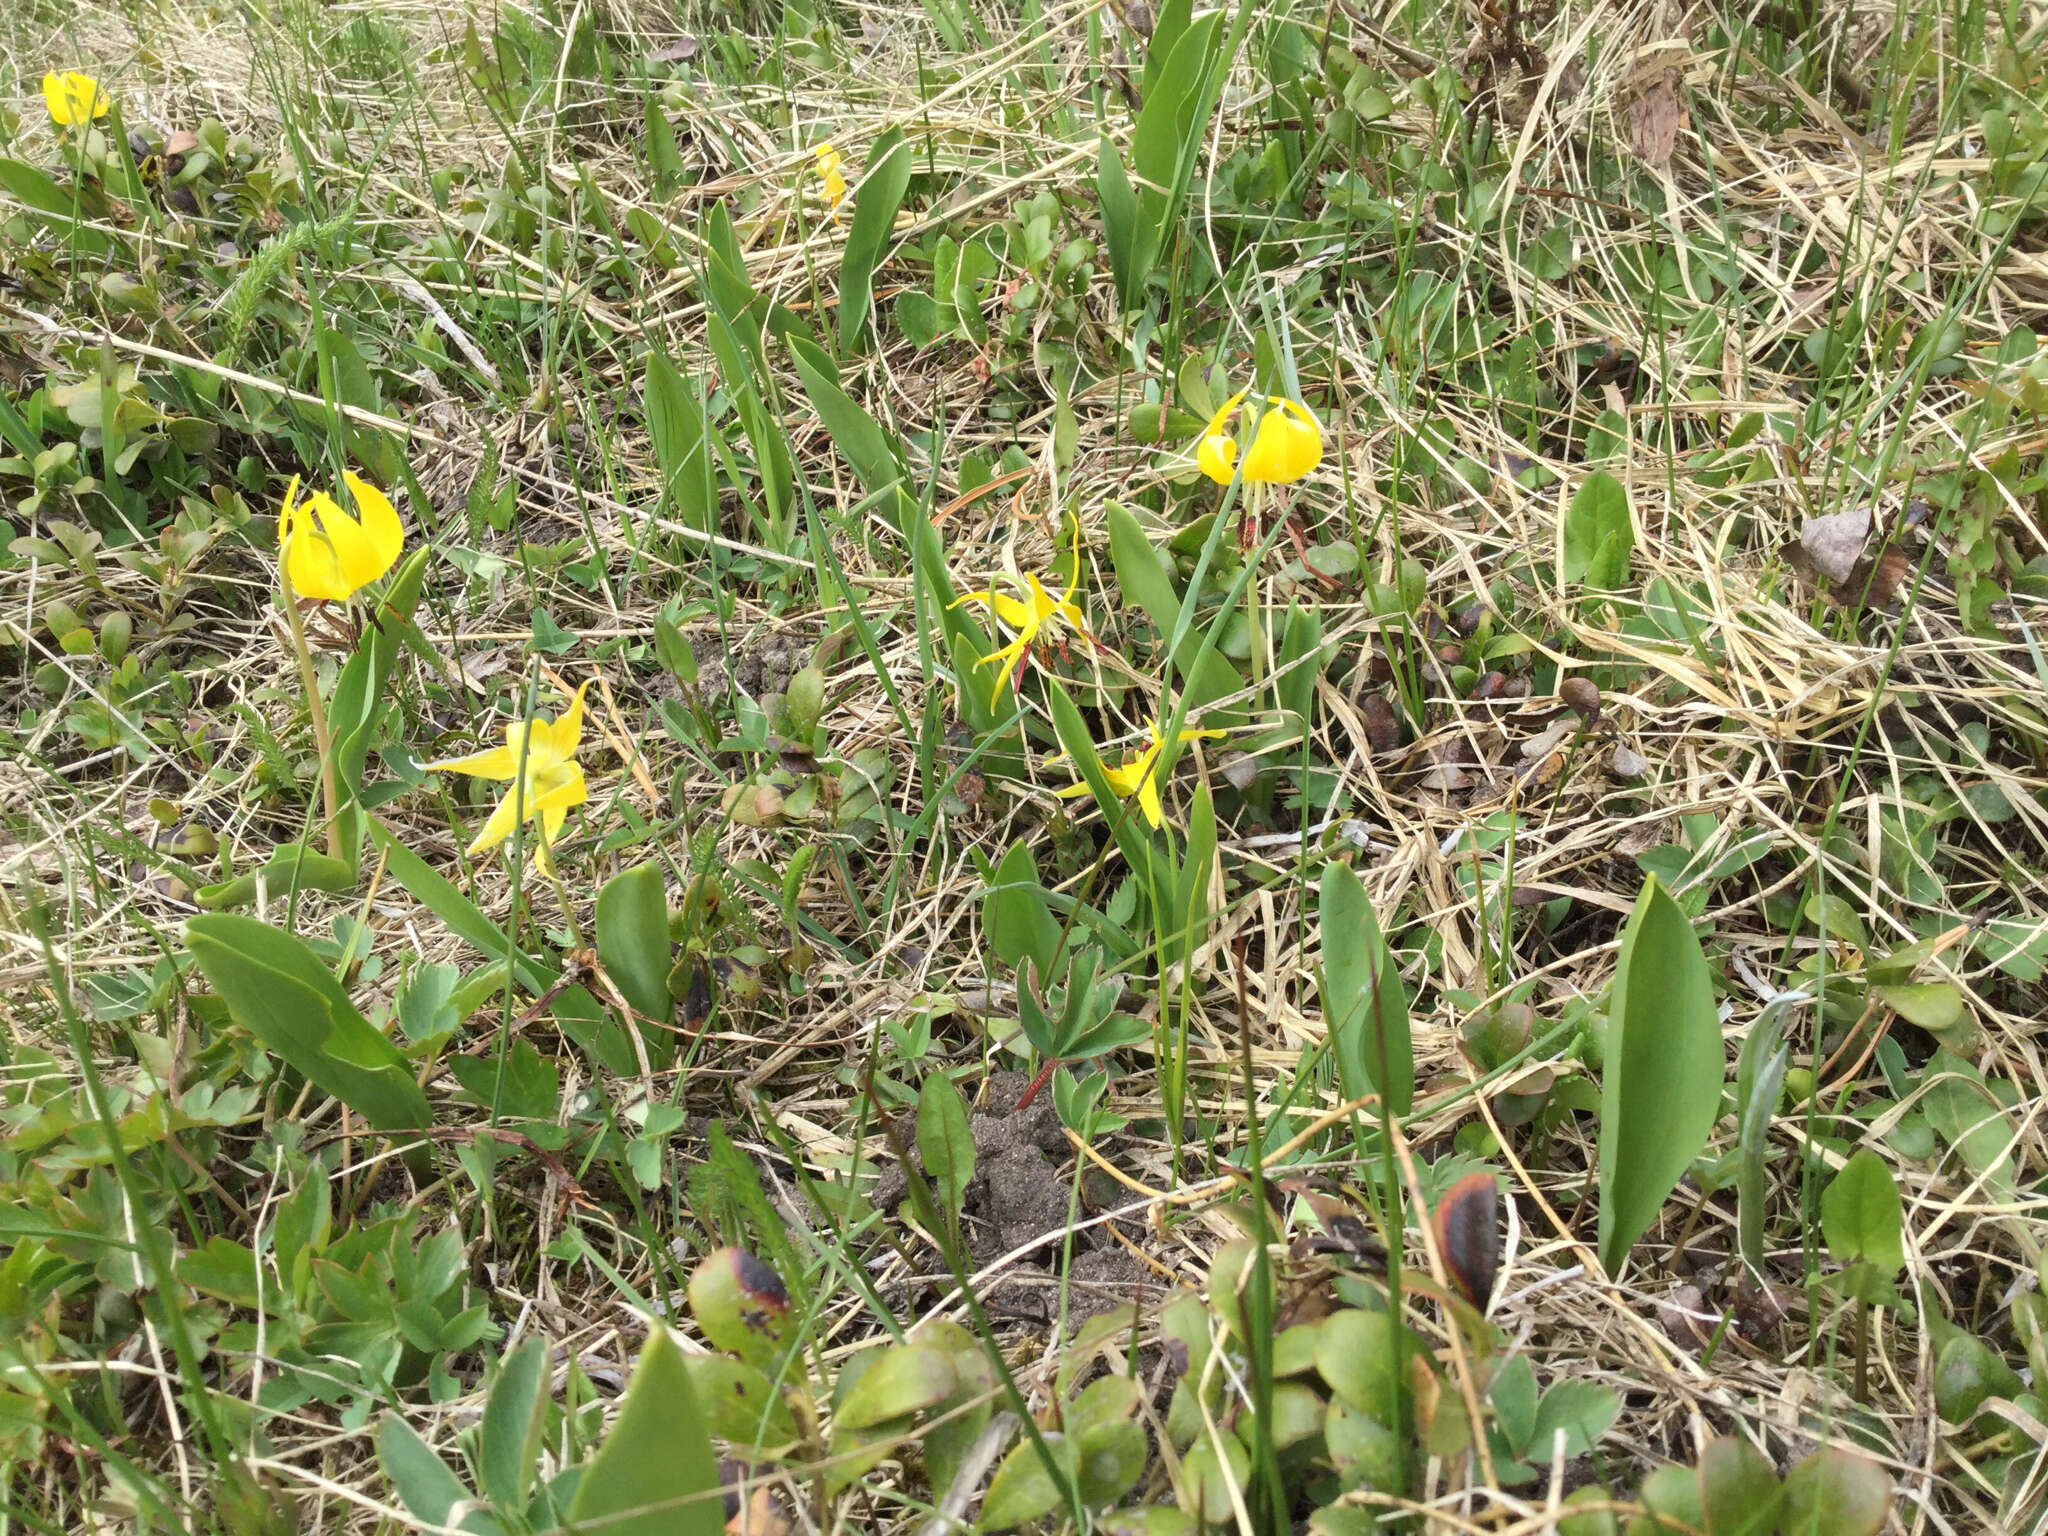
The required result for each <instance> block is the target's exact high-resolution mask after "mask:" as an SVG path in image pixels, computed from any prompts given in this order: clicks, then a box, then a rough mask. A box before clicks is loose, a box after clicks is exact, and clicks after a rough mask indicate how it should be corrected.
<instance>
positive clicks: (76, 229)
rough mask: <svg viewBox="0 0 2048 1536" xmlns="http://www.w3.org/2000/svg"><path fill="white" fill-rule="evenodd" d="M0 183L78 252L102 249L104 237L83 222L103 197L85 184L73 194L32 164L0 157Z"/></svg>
mask: <svg viewBox="0 0 2048 1536" xmlns="http://www.w3.org/2000/svg"><path fill="white" fill-rule="evenodd" d="M0 187H5V188H6V189H7V190H8V191H9V192H10V193H12V194H13V195H14V198H15V200H16V201H17V202H20V203H22V204H24V205H25V206H27V207H29V208H33V209H34V210H35V211H36V212H37V213H38V214H41V215H42V216H43V222H45V223H47V224H48V225H49V226H50V227H51V228H52V229H54V230H56V231H57V233H58V234H59V235H60V237H62V238H63V239H64V241H65V242H66V243H67V244H71V245H75V246H76V247H77V249H78V251H79V252H80V253H81V254H83V255H86V256H99V255H103V254H104V253H105V252H106V249H107V246H108V244H109V240H108V237H107V236H106V235H104V234H102V233H101V232H100V231H99V230H97V229H94V228H93V227H91V225H90V224H88V223H87V222H85V221H86V220H89V219H93V218H95V217H98V216H99V215H100V214H101V213H103V212H104V211H105V207H104V203H105V200H104V199H103V198H101V197H100V195H99V194H98V193H97V192H95V191H93V190H92V189H90V188H87V189H86V190H85V191H84V193H83V194H82V195H81V196H77V197H74V195H73V194H72V192H71V190H70V189H69V188H66V187H60V186H58V185H57V183H56V182H54V181H52V180H51V179H50V178H49V177H48V176H46V175H44V174H43V173H42V172H41V171H39V170H37V169H36V168H35V167H34V166H32V165H27V164H24V163H23V162H22V161H19V160H0ZM74 208H75V209H77V210H78V218H77V220H76V221H74V219H73V217H72V210H73V209H74Z"/></svg>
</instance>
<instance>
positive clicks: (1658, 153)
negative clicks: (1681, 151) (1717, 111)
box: [1628, 65, 1690, 171]
mask: <svg viewBox="0 0 2048 1536" xmlns="http://www.w3.org/2000/svg"><path fill="white" fill-rule="evenodd" d="M1679 79H1680V76H1679V73H1678V70H1677V68H1676V67H1675V66H1672V65H1666V66H1665V67H1664V68H1663V69H1662V70H1660V71H1659V72H1658V73H1657V74H1656V75H1654V76H1653V77H1651V78H1650V79H1649V80H1648V81H1646V82H1644V83H1643V84H1642V85H1640V86H1638V87H1637V88H1636V91H1635V94H1634V95H1633V96H1631V97H1630V98H1629V103H1628V145H1629V148H1630V149H1632V150H1634V151H1635V154H1636V158H1637V159H1638V160H1641V161H1642V162H1643V163H1644V164H1645V165H1647V166H1649V167H1651V169H1653V170H1660V171H1661V170H1663V169H1664V167H1665V166H1667V165H1669V164H1670V163H1671V152H1672V151H1673V150H1674V149H1676V148H1677V147H1678V134H1679V130H1680V129H1682V128H1684V127H1685V126H1686V124H1687V123H1688V122H1689V121H1690V118H1689V116H1688V114H1687V112H1686V110H1685V103H1684V102H1683V101H1682V100H1680V99H1679V95H1678V82H1679Z"/></svg>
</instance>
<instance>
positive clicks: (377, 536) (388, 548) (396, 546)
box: [341, 470, 405, 581]
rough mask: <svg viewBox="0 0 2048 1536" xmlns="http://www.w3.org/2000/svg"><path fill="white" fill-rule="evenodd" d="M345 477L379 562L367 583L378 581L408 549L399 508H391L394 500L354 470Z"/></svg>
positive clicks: (345, 474)
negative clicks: (400, 553) (404, 550)
mask: <svg viewBox="0 0 2048 1536" xmlns="http://www.w3.org/2000/svg"><path fill="white" fill-rule="evenodd" d="M341 478H342V480H343V481H344V482H346V483H347V485H348V492H349V495H351V496H353V497H354V498H355V503H356V515H357V517H358V518H359V519H360V520H361V527H362V530H363V533H364V535H365V536H366V537H367V538H368V540H369V547H370V550H371V552H372V553H373V554H374V555H375V557H376V560H377V569H376V570H375V571H374V572H372V573H371V574H370V575H368V576H365V577H364V578H363V580H365V581H375V580H376V579H377V578H378V577H379V576H382V575H383V574H384V573H385V572H386V571H388V570H390V569H391V567H392V565H393V564H394V563H395V562H396V561H397V559H398V556H399V552H400V551H401V550H403V549H404V548H405V529H404V528H402V527H400V526H399V522H398V509H397V508H396V507H394V506H392V505H391V498H390V497H388V496H386V495H385V494H384V493H383V492H382V491H380V490H378V489H377V487H376V486H374V485H372V484H370V482H369V481H367V480H365V479H363V478H362V476H360V475H357V474H355V473H353V472H351V471H347V470H344V471H343V472H342V476H341Z"/></svg>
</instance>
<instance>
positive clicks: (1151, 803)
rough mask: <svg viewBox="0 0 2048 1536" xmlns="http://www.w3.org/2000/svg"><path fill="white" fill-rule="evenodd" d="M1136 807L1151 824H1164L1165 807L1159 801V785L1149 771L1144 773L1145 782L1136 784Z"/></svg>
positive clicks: (1157, 825) (1156, 825)
mask: <svg viewBox="0 0 2048 1536" xmlns="http://www.w3.org/2000/svg"><path fill="white" fill-rule="evenodd" d="M1138 808H1139V809H1140V810H1142V811H1143V812H1144V813H1145V819H1146V820H1147V821H1149V822H1151V823H1152V825H1153V826H1155V827H1159V826H1164V825H1165V823H1166V809H1165V807H1164V806H1162V805H1161V804H1160V803H1159V786H1158V784H1157V783H1155V782H1154V781H1153V777H1152V775H1151V774H1149V773H1148V774H1146V775H1145V782H1144V783H1142V784H1140V785H1139V786H1138Z"/></svg>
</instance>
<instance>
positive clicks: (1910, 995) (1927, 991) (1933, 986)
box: [1870, 981, 1963, 1035]
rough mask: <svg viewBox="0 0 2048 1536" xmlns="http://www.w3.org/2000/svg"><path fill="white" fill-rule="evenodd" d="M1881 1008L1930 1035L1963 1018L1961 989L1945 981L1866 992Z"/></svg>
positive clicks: (1903, 984)
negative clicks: (1883, 1007) (1881, 1005)
mask: <svg viewBox="0 0 2048 1536" xmlns="http://www.w3.org/2000/svg"><path fill="white" fill-rule="evenodd" d="M1870 994H1871V996H1873V997H1875V998H1876V999H1877V1000H1878V1001H1879V1002H1881V1003H1883V1004H1884V1005H1885V1007H1887V1008H1889V1009H1891V1010H1892V1012H1894V1013H1896V1014H1897V1015H1898V1016H1899V1017H1900V1018H1902V1019H1904V1020H1905V1021H1906V1022H1907V1023H1909V1024H1917V1025H1919V1026H1920V1028H1922V1029H1924V1030H1926V1031H1928V1032H1929V1033H1930V1034H1937V1035H1938V1034H1940V1033H1941V1032H1942V1031H1943V1030H1949V1029H1954V1028H1955V1027H1956V1025H1957V1024H1958V1023H1959V1022H1961V1020H1962V1017H1963V993H1962V989H1961V988H1960V987H1958V986H1956V985H1955V984H1954V983H1953V982H1947V981H1914V982H1905V983H1902V984H1900V985H1897V986H1876V987H1872V988H1871V989H1870Z"/></svg>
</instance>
